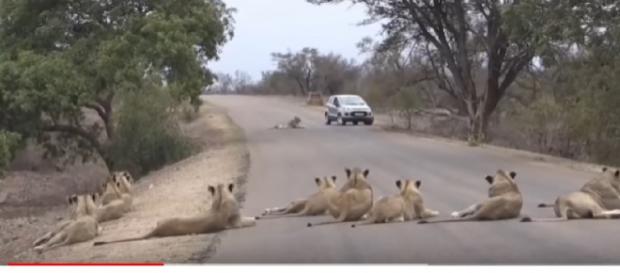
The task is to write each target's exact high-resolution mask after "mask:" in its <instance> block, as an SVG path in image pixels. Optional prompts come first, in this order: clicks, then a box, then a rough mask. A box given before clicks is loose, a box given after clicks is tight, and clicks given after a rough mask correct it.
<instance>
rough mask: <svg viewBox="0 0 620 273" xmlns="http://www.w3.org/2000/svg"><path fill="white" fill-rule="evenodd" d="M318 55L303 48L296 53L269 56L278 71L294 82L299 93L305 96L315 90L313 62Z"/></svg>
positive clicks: (313, 49) (313, 50)
mask: <svg viewBox="0 0 620 273" xmlns="http://www.w3.org/2000/svg"><path fill="white" fill-rule="evenodd" d="M318 54H319V52H318V50H316V49H315V48H304V49H302V50H301V51H300V52H298V53H290V52H289V53H272V54H271V56H272V57H273V59H274V61H275V62H276V63H277V65H278V70H280V71H282V72H284V73H285V74H286V75H287V77H289V78H291V79H293V80H294V81H295V83H296V84H297V87H298V91H299V93H300V94H302V95H307V94H308V92H311V91H313V90H314V89H315V88H316V86H314V85H313V83H314V79H315V77H316V74H315V73H316V67H315V60H316V58H317V56H318Z"/></svg>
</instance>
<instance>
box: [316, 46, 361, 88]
mask: <svg viewBox="0 0 620 273" xmlns="http://www.w3.org/2000/svg"><path fill="white" fill-rule="evenodd" d="M314 67H315V70H316V77H314V78H315V81H316V83H315V84H314V85H315V86H316V88H317V90H319V91H325V92H327V94H328V95H334V94H337V93H339V92H343V91H345V90H346V89H353V88H355V86H354V85H355V83H356V81H357V79H358V78H359V76H360V68H359V67H358V66H357V65H355V62H354V61H353V60H346V59H344V58H343V57H342V56H340V55H338V54H333V53H330V54H326V55H318V56H317V57H316V58H315V59H314ZM349 91H353V90H349Z"/></svg>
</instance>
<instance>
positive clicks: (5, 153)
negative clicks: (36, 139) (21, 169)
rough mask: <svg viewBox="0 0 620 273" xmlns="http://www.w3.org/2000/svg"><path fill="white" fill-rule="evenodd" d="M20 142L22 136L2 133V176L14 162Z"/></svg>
mask: <svg viewBox="0 0 620 273" xmlns="http://www.w3.org/2000/svg"><path fill="white" fill-rule="evenodd" d="M20 140H21V136H20V135H19V134H17V133H12V132H7V131H4V130H3V131H0V176H1V175H3V174H4V171H5V170H6V168H7V167H8V166H9V164H10V163H11V161H12V160H13V157H14V156H15V152H16V150H17V148H18V147H19V143H20Z"/></svg>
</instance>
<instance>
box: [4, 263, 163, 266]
mask: <svg viewBox="0 0 620 273" xmlns="http://www.w3.org/2000/svg"><path fill="white" fill-rule="evenodd" d="M7 265H8V266H163V265H164V263H8V264H7Z"/></svg>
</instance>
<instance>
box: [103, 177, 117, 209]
mask: <svg viewBox="0 0 620 273" xmlns="http://www.w3.org/2000/svg"><path fill="white" fill-rule="evenodd" d="M114 184H116V177H115V176H114V175H110V176H108V178H107V180H106V181H105V183H103V185H102V193H101V198H100V199H99V202H100V203H101V205H103V206H105V205H107V204H109V203H110V202H112V201H114V200H117V199H120V198H121V195H120V193H119V191H118V189H115V188H114V187H113V185H114Z"/></svg>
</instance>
